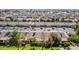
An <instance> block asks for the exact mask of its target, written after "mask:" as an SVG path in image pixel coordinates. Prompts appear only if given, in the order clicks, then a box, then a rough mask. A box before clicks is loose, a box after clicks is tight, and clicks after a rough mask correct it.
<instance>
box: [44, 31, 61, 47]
mask: <svg viewBox="0 0 79 59" xmlns="http://www.w3.org/2000/svg"><path fill="white" fill-rule="evenodd" d="M60 41H61V36H60V35H59V34H58V33H54V32H53V33H51V34H50V37H49V39H48V41H47V42H46V45H45V47H48V48H49V47H51V48H52V46H53V45H55V46H57V45H58V44H59V43H60Z"/></svg>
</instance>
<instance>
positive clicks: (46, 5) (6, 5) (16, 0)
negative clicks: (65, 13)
mask: <svg viewBox="0 0 79 59" xmlns="http://www.w3.org/2000/svg"><path fill="white" fill-rule="evenodd" d="M78 6H79V0H0V9H79V7H78Z"/></svg>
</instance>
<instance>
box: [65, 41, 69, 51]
mask: <svg viewBox="0 0 79 59" xmlns="http://www.w3.org/2000/svg"><path fill="white" fill-rule="evenodd" d="M69 46H70V42H64V47H65V48H67V47H68V48H67V49H68V50H69V49H70V48H69Z"/></svg>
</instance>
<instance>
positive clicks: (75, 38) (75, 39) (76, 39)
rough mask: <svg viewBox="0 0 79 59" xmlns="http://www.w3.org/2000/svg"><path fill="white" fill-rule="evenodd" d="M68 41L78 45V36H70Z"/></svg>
mask: <svg viewBox="0 0 79 59" xmlns="http://www.w3.org/2000/svg"><path fill="white" fill-rule="evenodd" d="M69 40H70V41H71V42H74V43H79V36H78V35H77V34H71V35H70V38H69Z"/></svg>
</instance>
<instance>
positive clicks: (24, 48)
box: [0, 45, 62, 50]
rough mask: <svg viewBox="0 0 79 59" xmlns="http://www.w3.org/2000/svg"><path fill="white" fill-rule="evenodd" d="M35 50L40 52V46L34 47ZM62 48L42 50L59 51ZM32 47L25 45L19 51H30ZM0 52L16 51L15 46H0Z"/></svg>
mask: <svg viewBox="0 0 79 59" xmlns="http://www.w3.org/2000/svg"><path fill="white" fill-rule="evenodd" d="M34 48H35V50H42V47H41V46H35V47H34ZM60 48H62V47H52V48H48V49H46V48H44V50H59V49H60ZM32 49H33V46H30V45H26V46H25V47H20V48H19V50H32ZM0 50H17V48H16V47H15V46H12V47H7V46H0Z"/></svg>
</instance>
